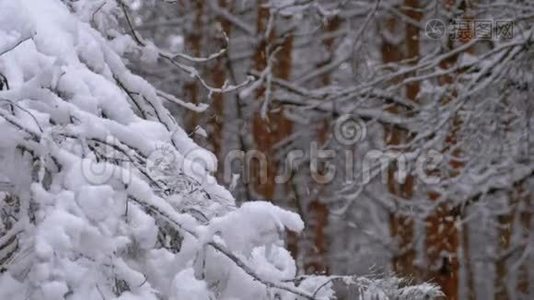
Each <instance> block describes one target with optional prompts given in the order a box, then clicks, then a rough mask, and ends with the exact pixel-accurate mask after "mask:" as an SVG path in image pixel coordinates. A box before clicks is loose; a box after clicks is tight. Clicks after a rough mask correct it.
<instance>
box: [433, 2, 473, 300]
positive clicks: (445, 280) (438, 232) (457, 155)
mask: <svg viewBox="0 0 534 300" xmlns="http://www.w3.org/2000/svg"><path fill="white" fill-rule="evenodd" d="M453 3H454V1H450V0H446V1H445V7H446V8H447V9H449V10H450V9H451V8H452V7H453ZM467 4H468V3H467V2H462V4H461V5H460V8H461V9H463V10H464V13H465V14H464V17H463V18H464V20H467V19H470V17H469V16H468V15H467V13H466V11H467V9H468V7H467ZM459 36H460V37H461V39H460V42H462V43H468V42H469V41H471V40H472V39H473V36H472V35H471V34H470V33H468V32H461V33H459ZM454 42H455V41H454V40H449V41H448V49H449V50H452V49H453V47H454ZM472 50H473V49H468V50H467V51H466V52H471V51H472ZM457 59H458V55H455V56H452V57H449V58H447V59H445V60H443V61H441V62H440V67H441V68H442V69H445V70H446V69H449V68H451V67H453V66H454V65H455V64H456V62H457ZM439 83H440V84H441V85H443V86H446V85H451V84H453V83H454V77H453V75H444V76H441V77H440V78H439ZM456 96H457V92H456V91H452V93H451V95H450V96H445V97H444V99H442V105H446V104H448V103H449V102H450V101H452V100H453V99H454V97H456ZM462 125H463V121H462V119H461V118H460V117H459V116H458V115H456V116H453V120H452V124H451V129H450V131H449V134H448V136H447V137H446V139H445V147H444V149H443V152H444V153H447V152H449V153H450V156H451V159H450V161H449V169H450V170H451V171H450V172H449V173H448V174H444V177H445V178H454V177H456V176H458V175H459V173H460V171H461V169H462V168H463V167H464V163H463V162H462V157H461V156H462V151H461V149H460V148H459V146H458V135H459V131H460V129H461V127H462ZM428 195H429V198H430V200H432V201H436V200H438V199H439V198H440V197H441V195H440V194H439V193H437V192H434V191H431V192H429V193H428ZM460 217H461V216H460V212H459V211H457V209H454V208H452V207H450V205H448V204H446V203H441V204H438V205H437V206H436V208H435V210H434V212H433V213H432V214H431V215H430V216H429V217H428V218H427V219H426V222H425V224H426V239H425V248H426V255H427V260H428V263H429V265H430V270H429V272H427V279H428V280H433V281H435V282H436V283H437V284H439V285H440V286H441V288H442V291H443V293H444V294H445V295H446V297H447V299H450V300H456V299H459V275H460V261H459V255H458V254H459V253H458V251H459V247H460V241H463V243H464V244H465V245H467V243H468V242H469V239H468V237H467V236H463V237H460V230H459V229H458V228H457V226H456V224H457V222H458V219H459V218H460ZM464 234H467V233H464ZM469 273H470V272H468V274H469ZM468 281H469V279H468Z"/></svg>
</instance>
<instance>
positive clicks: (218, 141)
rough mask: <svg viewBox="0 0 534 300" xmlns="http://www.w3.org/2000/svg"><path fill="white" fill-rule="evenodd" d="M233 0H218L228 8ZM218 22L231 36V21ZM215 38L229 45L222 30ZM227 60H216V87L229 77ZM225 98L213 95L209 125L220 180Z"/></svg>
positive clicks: (220, 42)
mask: <svg viewBox="0 0 534 300" xmlns="http://www.w3.org/2000/svg"><path fill="white" fill-rule="evenodd" d="M231 2H232V0H218V5H219V7H222V8H227V7H230V5H231V4H230V3H231ZM217 22H219V24H220V25H221V30H222V31H223V32H224V34H226V35H227V36H230V31H231V29H232V26H231V24H230V22H229V21H228V20H227V19H226V18H224V17H219V18H217ZM215 34H216V38H215V40H216V41H217V43H216V47H218V48H220V47H227V46H228V45H226V41H225V39H224V35H223V33H222V32H220V33H219V32H217V33H215ZM226 60H227V56H220V57H218V58H217V60H216V61H215V65H214V66H213V69H212V71H211V72H212V80H213V85H214V86H215V87H218V88H220V87H222V86H223V85H224V83H225V81H226V78H227V72H226ZM224 98H225V95H224V94H222V93H215V94H213V95H212V102H211V109H210V112H209V118H210V121H209V125H210V127H211V136H210V139H209V140H210V142H211V145H212V151H213V153H214V154H215V156H216V157H218V158H219V159H218V161H219V166H218V168H217V170H218V177H219V180H222V179H223V178H221V174H222V172H223V171H224V170H223V166H222V165H221V164H222V163H224V159H223V155H224V154H223V152H222V148H223V141H224V137H223V132H224Z"/></svg>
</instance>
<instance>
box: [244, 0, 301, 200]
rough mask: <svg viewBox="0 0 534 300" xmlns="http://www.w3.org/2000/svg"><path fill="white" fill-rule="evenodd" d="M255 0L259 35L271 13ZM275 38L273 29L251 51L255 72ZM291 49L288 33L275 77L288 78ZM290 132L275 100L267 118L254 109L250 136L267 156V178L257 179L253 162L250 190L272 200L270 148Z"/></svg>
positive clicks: (273, 174)
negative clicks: (251, 188)
mask: <svg viewBox="0 0 534 300" xmlns="http://www.w3.org/2000/svg"><path fill="white" fill-rule="evenodd" d="M262 2H263V1H258V2H257V3H258V16H257V19H256V21H257V23H256V26H257V32H258V36H263V35H264V34H265V30H266V27H267V22H268V20H269V16H270V12H269V8H268V7H265V6H264V4H265V3H262ZM274 38H275V29H273V30H272V32H271V34H270V36H269V37H267V38H266V39H262V40H261V42H260V43H259V45H258V48H257V49H256V53H255V54H254V68H255V69H256V70H258V71H260V72H261V71H263V70H264V69H265V68H266V67H267V62H268V59H269V57H268V56H269V53H268V52H269V51H268V49H269V46H271V44H272V42H273V41H274ZM292 49H293V37H292V35H291V34H290V35H288V36H286V37H285V39H284V40H283V42H282V43H281V45H280V50H279V51H278V52H277V54H276V55H275V59H274V61H273V67H272V74H273V76H274V77H276V78H280V79H285V80H287V79H289V76H290V74H291V65H292V60H291V54H292ZM264 95H265V89H264V88H261V89H259V90H258V91H257V93H256V99H257V101H262V100H264ZM291 132H292V123H291V121H289V120H288V119H286V117H285V116H284V108H283V107H282V106H280V105H278V104H276V102H275V101H272V102H271V104H270V111H269V112H268V113H267V117H266V118H262V115H261V113H260V112H255V113H254V116H253V120H252V135H253V138H254V141H255V145H256V147H257V150H259V151H261V153H263V154H264V155H265V157H266V158H267V178H259V176H261V175H260V174H261V173H262V172H261V170H260V169H259V168H261V166H259V165H258V164H256V165H253V166H252V167H251V169H252V176H253V178H252V179H253V180H254V183H253V189H254V190H255V192H256V193H257V194H258V195H259V196H261V197H264V198H265V199H273V197H274V195H275V191H276V182H275V177H276V174H277V171H278V163H279V162H278V161H276V159H275V149H273V147H274V146H275V145H276V144H277V143H279V142H281V141H282V140H284V139H285V138H286V137H288V136H289V135H290V134H291Z"/></svg>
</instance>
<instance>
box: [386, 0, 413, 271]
mask: <svg viewBox="0 0 534 300" xmlns="http://www.w3.org/2000/svg"><path fill="white" fill-rule="evenodd" d="M418 9H419V2H418V1H417V0H405V1H404V3H403V13H404V14H405V15H406V16H408V17H409V18H411V19H413V20H414V21H416V22H418V21H420V20H421V18H422V14H421V13H420V12H419V11H418ZM398 25H399V24H398V21H397V20H396V19H395V18H393V17H392V18H390V19H388V20H387V21H386V24H385V30H387V31H390V32H391V33H393V31H394V29H395V28H396V27H397V26H398ZM419 39H420V32H419V28H418V27H417V26H414V25H411V24H406V30H405V43H404V44H403V45H402V46H401V45H395V44H391V43H390V42H389V41H387V40H384V41H383V42H382V49H381V51H382V58H383V61H384V63H392V62H399V61H401V60H402V59H404V58H407V59H411V63H417V61H418V59H419ZM403 47H405V48H404V49H403ZM402 50H404V52H405V53H403V52H401V51H402ZM398 80H401V79H400V78H399V79H397V82H398ZM393 83H395V82H393ZM419 89H420V87H419V83H417V82H416V83H411V84H408V85H407V86H406V97H407V98H408V99H410V100H412V101H417V95H418V94H419ZM388 110H389V111H390V112H391V113H396V114H398V113H403V110H402V108H400V107H398V106H391V107H390V108H389V109H388ZM409 138H410V137H409V132H407V131H406V130H403V129H400V128H397V127H394V126H389V127H386V143H387V144H388V145H392V146H393V145H401V144H404V143H406V142H408V141H409ZM395 172H397V167H396V166H394V165H392V166H390V168H389V169H388V176H387V180H388V191H389V193H391V194H392V195H394V196H397V197H399V198H402V199H410V198H411V197H412V195H413V190H414V178H413V176H412V175H408V176H407V177H406V179H405V181H404V182H403V183H398V182H397V181H396V179H395ZM389 225H390V232H391V236H392V237H393V240H394V241H395V242H396V243H397V249H398V252H397V253H395V254H394V256H393V260H392V266H393V270H394V272H395V273H396V274H398V275H401V276H406V277H412V278H413V277H417V270H416V268H415V266H414V260H415V255H416V253H415V249H414V246H413V242H414V229H415V228H414V225H415V223H414V220H413V219H411V218H409V217H407V216H401V215H398V214H397V213H392V214H390V216H389Z"/></svg>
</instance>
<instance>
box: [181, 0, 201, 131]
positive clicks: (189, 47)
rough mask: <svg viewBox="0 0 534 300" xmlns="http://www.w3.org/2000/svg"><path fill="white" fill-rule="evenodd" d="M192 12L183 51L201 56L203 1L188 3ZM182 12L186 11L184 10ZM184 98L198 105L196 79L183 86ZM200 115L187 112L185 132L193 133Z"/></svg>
mask: <svg viewBox="0 0 534 300" xmlns="http://www.w3.org/2000/svg"><path fill="white" fill-rule="evenodd" d="M189 4H190V5H191V8H192V9H193V10H194V19H193V26H192V30H190V31H189V32H187V33H186V34H185V38H184V45H185V50H186V52H188V53H189V54H190V55H192V56H197V57H200V56H202V33H203V28H204V23H203V20H202V16H203V14H204V0H194V1H191V3H189ZM184 11H188V10H187V9H184ZM184 91H185V98H186V99H188V100H189V101H191V102H193V103H195V104H196V103H198V99H199V97H200V90H199V86H198V83H197V81H196V79H193V78H191V79H190V80H189V82H187V83H185V84H184ZM199 122H200V115H199V114H198V113H196V112H188V113H187V115H186V116H185V120H184V127H185V129H186V131H187V132H193V131H194V130H195V128H196V127H197V126H198V125H199Z"/></svg>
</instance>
